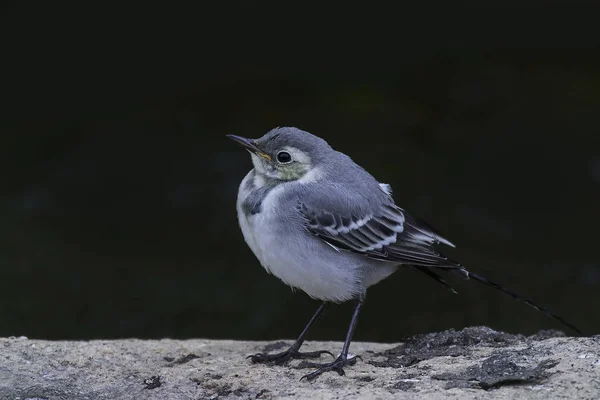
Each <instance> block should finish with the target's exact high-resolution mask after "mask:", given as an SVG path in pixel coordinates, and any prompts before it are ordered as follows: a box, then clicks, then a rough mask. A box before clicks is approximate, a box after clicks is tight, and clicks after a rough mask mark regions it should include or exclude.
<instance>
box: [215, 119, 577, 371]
mask: <svg viewBox="0 0 600 400" xmlns="http://www.w3.org/2000/svg"><path fill="white" fill-rule="evenodd" d="M226 136H227V137H229V138H230V139H232V140H234V141H235V142H237V143H238V144H239V145H241V146H242V147H243V148H245V149H246V150H247V151H248V152H249V153H250V157H251V160H252V164H253V168H252V169H251V170H250V172H248V174H247V175H246V176H245V177H244V178H243V180H242V182H241V184H240V186H239V189H238V194H237V201H236V211H237V217H238V223H239V226H240V229H241V231H242V234H243V237H244V240H245V242H246V243H247V245H248V246H249V247H250V249H251V250H252V252H253V253H254V255H255V256H256V258H257V259H258V261H259V262H260V264H261V265H262V266H263V267H264V269H265V270H266V271H267V272H268V273H270V274H272V275H275V276H276V277H277V278H279V279H280V280H281V281H283V282H284V283H285V284H287V285H289V286H291V287H292V289H300V290H302V291H304V292H305V293H306V294H307V295H308V296H310V297H311V298H313V299H316V300H319V301H320V302H321V304H320V306H319V307H318V309H317V311H316V312H315V314H314V315H313V316H312V318H311V319H310V320H309V322H308V324H307V325H306V327H305V328H304V330H303V331H302V332H301V333H300V335H299V336H298V338H297V339H296V341H295V342H294V343H293V344H292V345H291V346H290V348H289V349H287V350H285V351H283V352H280V353H274V354H267V353H258V354H253V355H251V356H249V357H248V358H250V360H251V362H253V363H266V364H280V365H281V364H285V363H287V362H288V361H290V360H292V359H313V358H319V357H321V355H323V354H329V355H331V356H332V357H334V358H335V359H334V361H332V362H329V363H313V362H308V361H304V363H303V365H304V366H306V367H309V368H313V369H314V370H313V371H312V372H310V373H308V374H306V375H304V376H302V378H301V379H307V380H309V381H312V380H313V379H316V378H317V377H318V376H320V375H322V374H323V373H325V372H337V373H338V374H340V375H344V374H345V372H344V367H346V366H348V365H353V364H354V363H355V362H356V358H357V357H352V356H349V348H350V343H351V341H352V337H353V334H354V330H355V328H356V325H357V322H358V315H359V313H360V311H361V309H362V307H363V304H364V302H365V298H366V293H367V289H369V288H370V287H371V286H373V285H375V284H377V283H378V282H380V281H382V280H384V279H386V278H387V277H389V276H390V275H392V274H393V273H394V272H395V271H397V270H398V269H399V268H410V269H413V270H415V271H417V272H420V273H422V274H424V275H426V276H427V277H429V278H431V279H433V280H434V281H436V282H437V283H439V284H441V285H442V286H444V287H445V288H446V289H448V290H450V291H451V292H453V293H456V291H455V290H454V289H453V287H452V286H451V285H450V284H449V283H448V282H447V281H446V280H445V279H444V275H456V276H460V277H462V278H465V279H472V280H474V281H477V282H480V283H482V284H484V285H487V286H489V287H492V288H494V289H497V290H500V291H502V292H504V293H506V294H507V295H509V296H511V297H513V298H514V299H516V300H519V301H522V302H524V303H525V304H527V305H529V306H531V307H533V308H534V309H536V310H538V311H540V312H542V313H544V314H546V315H547V316H549V317H551V318H554V319H555V320H557V321H559V322H560V323H562V324H563V325H565V326H567V327H569V328H570V329H572V330H574V331H575V332H577V333H579V334H581V331H580V330H579V329H577V328H576V327H575V326H574V325H572V324H570V323H569V322H567V321H565V320H564V319H562V318H561V317H559V316H557V315H555V314H553V313H551V312H550V311H549V310H547V309H546V308H543V307H541V306H539V305H537V304H536V303H534V302H532V301H531V300H528V299H526V298H524V297H521V296H520V295H517V294H516V293H514V292H513V291H511V290H509V289H506V288H504V287H503V286H500V285H498V284H496V283H494V282H491V281H489V280H488V279H486V278H484V277H482V276H480V275H477V274H475V273H473V272H471V271H469V270H468V269H467V268H466V267H464V266H463V265H461V264H459V263H458V262H456V261H454V260H452V259H450V258H448V257H446V256H444V255H443V254H442V253H441V252H440V251H439V250H438V247H439V246H441V245H445V246H450V247H455V246H454V244H452V243H451V242H450V241H449V240H448V239H446V238H444V237H443V236H442V235H441V234H440V233H439V232H438V231H437V230H434V229H433V228H432V227H431V226H430V225H428V224H427V223H425V222H424V221H421V220H419V219H416V218H413V217H412V216H411V215H410V214H409V213H407V212H406V211H405V210H404V209H403V208H401V207H399V206H398V205H397V204H396V203H395V201H394V199H393V194H392V188H391V186H390V185H389V184H386V183H380V182H379V181H377V180H376V179H375V178H374V177H373V176H372V175H371V174H370V173H369V172H367V170H366V169H364V168H363V167H361V166H359V165H358V164H356V163H355V162H354V161H353V160H352V159H351V158H350V157H349V156H347V155H346V154H344V153H342V152H339V151H336V150H334V149H333V148H332V147H331V146H330V145H329V144H328V143H327V142H326V141H325V140H324V139H322V138H320V137H318V136H316V135H313V134H311V133H309V132H306V131H303V130H301V129H299V128H296V127H278V128H275V129H271V130H270V131H268V132H267V133H266V134H264V135H263V136H262V137H260V138H258V139H249V138H245V137H241V136H237V135H226ZM346 301H353V302H354V303H355V306H354V311H353V315H352V318H351V320H350V324H349V327H348V332H347V335H346V338H345V341H344V344H343V347H342V351H341V353H340V354H339V356H338V357H337V358H336V357H335V356H333V354H332V353H331V352H329V351H326V350H321V351H313V352H300V348H301V346H302V345H303V343H304V341H305V339H306V334H307V332H308V330H309V328H310V327H311V326H312V325H313V323H314V322H315V321H316V320H317V319H318V318H319V317H320V316H321V315H322V314H323V312H324V311H325V310H326V309H327V308H328V307H329V305H331V304H338V303H342V302H346Z"/></svg>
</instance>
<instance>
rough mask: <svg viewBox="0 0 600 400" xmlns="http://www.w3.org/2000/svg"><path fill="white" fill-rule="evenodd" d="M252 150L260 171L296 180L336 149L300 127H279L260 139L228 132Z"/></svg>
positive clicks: (256, 168)
mask: <svg viewBox="0 0 600 400" xmlns="http://www.w3.org/2000/svg"><path fill="white" fill-rule="evenodd" d="M227 136H228V137H229V138H231V139H233V140H234V141H236V142H238V143H239V144H241V145H242V146H244V147H245V148H246V150H248V151H249V152H250V156H251V157H252V163H253V164H254V168H255V170H256V172H257V173H259V174H261V175H263V176H265V177H267V178H270V179H277V180H282V181H293V180H297V179H300V178H302V177H304V176H306V174H307V173H309V172H311V171H313V172H314V171H316V169H317V168H318V167H319V165H320V164H321V163H322V162H323V161H324V160H325V159H326V158H327V155H328V154H331V153H334V150H333V149H332V148H331V147H330V146H329V145H328V144H327V142H326V141H324V140H323V139H321V138H319V137H317V136H315V135H312V134H310V133H308V132H305V131H302V130H300V129H297V128H276V129H273V130H271V131H269V132H267V133H266V134H265V135H264V136H262V137H261V138H259V139H247V138H244V137H241V136H235V135H227Z"/></svg>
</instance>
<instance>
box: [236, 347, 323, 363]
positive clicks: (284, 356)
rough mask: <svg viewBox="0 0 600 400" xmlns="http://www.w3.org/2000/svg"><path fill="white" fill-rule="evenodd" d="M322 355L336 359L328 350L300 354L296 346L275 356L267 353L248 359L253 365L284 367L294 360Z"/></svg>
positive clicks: (254, 355)
mask: <svg viewBox="0 0 600 400" xmlns="http://www.w3.org/2000/svg"><path fill="white" fill-rule="evenodd" d="M321 354H329V355H330V356H331V357H334V355H333V354H331V352H329V351H327V350H319V351H308V352H300V351H298V349H297V348H295V347H294V346H292V347H290V348H289V349H287V350H286V351H283V352H281V353H275V354H267V353H257V354H253V355H251V356H248V357H246V358H249V359H250V360H251V361H252V362H253V363H255V364H256V363H261V364H277V365H282V364H285V363H287V362H288V361H290V360H292V359H297V360H300V359H307V358H319V357H321Z"/></svg>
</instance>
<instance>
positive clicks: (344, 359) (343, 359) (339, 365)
mask: <svg viewBox="0 0 600 400" xmlns="http://www.w3.org/2000/svg"><path fill="white" fill-rule="evenodd" d="M363 303H364V297H361V298H360V299H359V300H358V301H357V302H356V307H355V308H354V314H352V320H351V321H350V327H348V333H347V334H346V340H345V341H344V347H343V348H342V353H341V354H340V356H339V357H338V358H337V359H336V360H335V361H334V362H332V363H327V364H317V363H305V365H304V366H305V367H308V368H318V369H317V370H315V371H313V372H311V373H310V374H307V375H304V376H303V377H302V378H301V379H300V380H302V379H304V378H306V379H307V380H309V381H311V380H313V379H315V378H316V377H318V376H319V375H321V374H322V373H323V372H328V371H335V372H337V373H338V374H340V375H344V369H343V367H344V366H346V365H353V364H354V363H355V362H356V357H354V358H352V359H351V360H348V350H349V349H350V342H351V341H352V336H353V335H354V330H355V329H356V324H357V323H358V313H359V312H360V309H361V308H362V306H363Z"/></svg>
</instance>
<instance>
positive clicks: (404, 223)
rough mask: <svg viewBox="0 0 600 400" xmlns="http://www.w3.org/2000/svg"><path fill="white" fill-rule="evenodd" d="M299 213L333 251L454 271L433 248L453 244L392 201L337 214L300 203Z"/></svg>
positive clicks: (450, 262) (307, 225)
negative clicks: (436, 245)
mask: <svg viewBox="0 0 600 400" xmlns="http://www.w3.org/2000/svg"><path fill="white" fill-rule="evenodd" d="M298 209H299V211H300V212H301V213H302V215H303V216H304V217H305V219H306V227H307V229H308V230H309V231H310V232H312V233H313V234H315V235H316V236H318V237H319V238H321V239H322V240H324V241H325V242H327V243H328V244H329V245H331V246H333V247H334V248H336V249H340V250H346V251H352V252H355V253H359V254H364V255H365V256H367V257H370V258H373V259H378V260H383V261H389V262H396V263H399V264H408V265H414V266H423V267H438V268H439V267H450V268H456V267H457V264H456V263H455V262H453V261H451V260H449V259H448V258H446V257H444V256H442V255H440V254H439V253H437V252H436V251H435V250H434V248H433V245H434V244H436V243H440V242H441V243H445V244H447V245H450V246H453V245H452V243H450V242H448V241H447V240H446V239H444V238H443V237H441V236H440V235H439V234H437V233H436V232H434V231H433V229H431V228H430V227H428V226H427V225H425V224H423V223H419V222H417V221H416V220H414V219H413V218H411V217H410V216H409V215H408V214H406V212H405V211H404V210H402V209H401V208H400V207H398V206H396V205H395V204H394V203H393V201H392V200H391V199H390V201H388V202H383V203H382V204H381V205H380V206H379V207H376V208H375V209H374V211H371V212H368V211H362V212H361V213H358V212H357V211H356V210H354V211H353V212H347V211H346V212H344V211H342V212H340V211H338V212H336V211H333V210H327V209H323V208H318V207H314V206H310V205H308V204H305V203H302V202H300V201H299V205H298Z"/></svg>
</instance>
